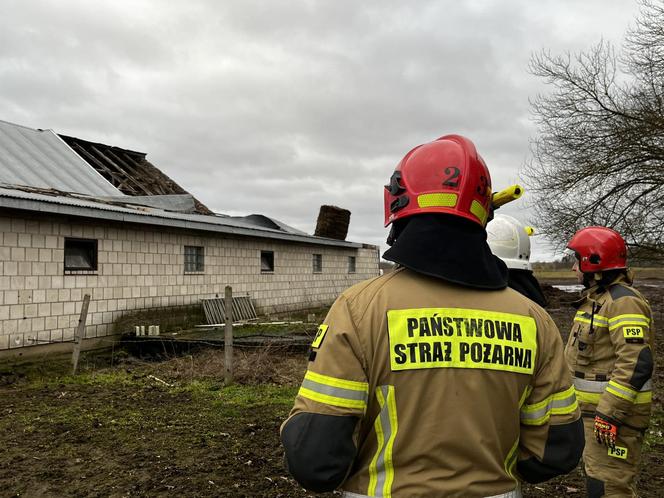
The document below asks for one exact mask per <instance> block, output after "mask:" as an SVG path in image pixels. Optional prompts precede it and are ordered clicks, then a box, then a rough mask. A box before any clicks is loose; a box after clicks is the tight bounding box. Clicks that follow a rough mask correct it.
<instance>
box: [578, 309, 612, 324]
mask: <svg viewBox="0 0 664 498" xmlns="http://www.w3.org/2000/svg"><path fill="white" fill-rule="evenodd" d="M591 316H592V323H593V325H597V326H598V327H608V325H609V319H608V318H607V317H605V316H602V315H591V314H590V313H588V312H587V311H577V312H576V316H575V317H574V321H575V322H580V323H590V317H591Z"/></svg>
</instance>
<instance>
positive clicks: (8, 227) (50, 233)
mask: <svg viewBox="0 0 664 498" xmlns="http://www.w3.org/2000/svg"><path fill="white" fill-rule="evenodd" d="M65 237H76V238H86V239H96V240H97V241H98V270H97V271H94V272H91V271H67V272H65V270H64V240H65ZM185 245H192V246H202V247H204V254H205V256H204V265H205V269H204V271H203V272H196V273H185V271H184V246H185ZM262 250H267V251H274V272H272V273H262V272H261V264H260V253H261V251H262ZM313 254H321V255H322V260H323V269H322V270H323V271H322V272H321V273H314V272H313V262H312V259H313V256H312V255H313ZM349 256H354V257H355V258H356V271H355V273H349V272H348V257H349ZM378 261H379V254H378V249H377V248H375V247H373V246H367V247H364V248H361V249H346V248H338V247H333V246H316V245H309V244H299V243H297V244H295V243H287V242H280V241H274V240H269V239H259V238H247V237H245V238H237V237H231V236H227V235H223V234H209V233H204V232H193V231H184V230H173V229H168V228H166V227H163V228H159V227H150V226H143V225H141V226H138V225H120V224H113V223H109V222H103V221H93V220H89V221H88V220H78V219H64V218H56V217H51V218H49V217H44V218H31V217H29V216H0V350H6V349H11V348H20V347H24V346H31V345H38V344H48V343H51V342H60V341H68V340H71V339H72V337H73V333H74V328H75V327H76V325H77V324H78V319H79V314H80V310H81V305H82V300H83V296H84V295H85V294H90V295H91V302H90V307H89V310H88V320H87V324H88V325H87V327H86V332H85V334H86V337H87V338H93V337H104V336H108V335H110V334H111V333H112V324H113V322H114V321H115V320H116V319H118V318H119V317H120V316H122V314H124V313H126V312H127V311H130V310H137V309H144V308H153V307H162V306H179V305H186V304H194V303H197V302H199V299H201V298H207V297H214V296H215V295H217V294H218V295H219V296H220V297H221V296H223V295H224V288H225V286H226V285H231V286H233V292H234V293H235V294H237V295H246V294H249V295H250V296H251V297H252V299H253V300H254V303H255V306H256V307H257V310H258V311H259V312H261V313H264V312H281V311H290V310H297V309H307V308H310V307H316V306H321V305H327V304H330V303H331V302H332V301H333V300H334V299H335V298H336V297H337V296H338V294H339V293H340V292H341V291H343V290H344V289H346V288H347V287H349V286H351V285H353V284H355V283H357V282H360V281H362V280H365V279H367V278H371V277H374V276H376V275H378V271H379V270H378Z"/></svg>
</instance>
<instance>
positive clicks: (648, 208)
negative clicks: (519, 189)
mask: <svg viewBox="0 0 664 498" xmlns="http://www.w3.org/2000/svg"><path fill="white" fill-rule="evenodd" d="M640 3H641V11H640V14H639V16H638V18H637V20H636V24H635V26H634V27H633V28H631V29H630V30H629V31H628V32H627V35H626V37H625V41H624V43H623V45H622V47H621V48H622V49H621V50H620V51H619V52H618V53H616V50H615V49H614V47H613V46H612V45H611V44H610V43H607V42H604V41H600V42H599V43H598V44H597V45H595V46H593V47H591V48H590V49H589V50H587V51H585V52H580V53H578V54H574V55H572V54H569V53H567V54H564V55H552V54H551V53H549V52H546V51H544V52H541V53H539V54H536V55H534V56H533V57H532V59H531V61H530V71H531V72H532V73H533V74H534V75H536V76H539V77H541V78H543V79H544V80H545V81H546V83H547V84H549V85H550V86H551V87H552V91H551V92H550V93H548V94H546V95H539V96H537V98H535V99H534V100H533V101H532V102H531V106H532V111H533V115H534V117H535V121H536V123H537V125H538V135H537V137H536V138H535V139H533V141H532V143H531V148H532V153H533V159H532V160H531V161H530V162H529V163H528V164H527V165H526V183H527V185H528V186H529V188H530V190H531V191H532V192H533V193H534V196H535V210H536V213H537V225H538V226H539V227H540V229H541V230H542V232H544V233H545V234H547V235H548V236H549V237H550V238H551V239H552V240H554V241H555V242H558V243H560V244H563V243H564V242H566V241H567V240H569V237H570V236H571V235H572V234H573V233H574V232H575V231H576V230H577V229H579V228H581V227H583V226H587V225H604V226H609V227H612V228H614V229H616V230H618V231H619V232H620V233H621V234H622V235H623V236H624V237H625V239H626V240H627V242H628V244H629V245H630V248H631V249H632V252H633V254H634V255H637V256H640V257H642V258H649V259H660V260H664V100H663V99H664V2H662V0H660V1H658V2H655V1H652V0H641V2H640Z"/></svg>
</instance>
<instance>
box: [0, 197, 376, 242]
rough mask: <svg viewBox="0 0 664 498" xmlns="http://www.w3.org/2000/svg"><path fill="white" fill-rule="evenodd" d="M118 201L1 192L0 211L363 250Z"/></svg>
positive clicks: (260, 220) (267, 223)
mask: <svg viewBox="0 0 664 498" xmlns="http://www.w3.org/2000/svg"><path fill="white" fill-rule="evenodd" d="M131 201H132V198H131V197H129V196H128V197H127V201H125V202H123V201H121V200H120V199H117V198H115V199H112V200H109V199H100V198H95V197H92V196H84V195H79V194H71V193H64V192H57V191H55V190H53V189H50V190H48V189H35V188H27V187H24V188H20V189H19V188H2V187H0V208H7V209H18V210H22V211H31V212H41V213H48V214H55V215H64V216H78V217H84V218H93V219H98V220H108V221H116V222H121V223H140V224H144V225H156V226H166V227H172V228H184V229H190V230H202V231H206V232H216V233H225V234H232V235H242V236H249V237H259V238H267V239H275V240H286V241H291V242H300V243H308V244H316V245H325V246H337V247H346V248H360V247H365V245H364V244H360V243H356V242H347V241H342V240H335V239H328V238H324V237H315V236H313V235H308V234H306V233H305V232H302V231H300V230H297V229H295V228H293V227H290V226H288V225H285V224H284V223H281V222H279V221H277V220H274V219H272V218H269V217H267V216H263V215H259V214H252V215H249V216H225V215H201V214H195V213H194V214H191V213H180V212H174V211H167V210H164V209H159V208H155V207H148V206H144V205H136V204H133V203H131Z"/></svg>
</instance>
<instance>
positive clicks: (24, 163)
mask: <svg viewBox="0 0 664 498" xmlns="http://www.w3.org/2000/svg"><path fill="white" fill-rule="evenodd" d="M0 183H1V184H6V185H22V186H28V187H39V188H54V189H57V190H60V191H63V192H77V193H80V194H88V195H95V196H119V195H124V194H123V193H122V192H120V191H119V190H118V189H116V188H115V187H114V186H113V185H111V184H110V183H109V182H108V181H107V180H106V179H104V177H102V176H101V175H100V174H99V173H97V171H95V169H94V168H92V167H91V166H90V165H89V164H88V163H86V162H85V161H84V160H83V159H81V157H80V156H78V154H76V153H75V152H74V151H73V150H72V149H71V148H70V147H69V146H68V145H67V144H66V143H65V142H64V141H63V140H62V139H61V138H60V137H58V135H57V134H56V133H54V132H53V131H52V130H34V129H32V128H27V127H25V126H20V125H16V124H13V123H8V122H6V121H1V120H0Z"/></svg>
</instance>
